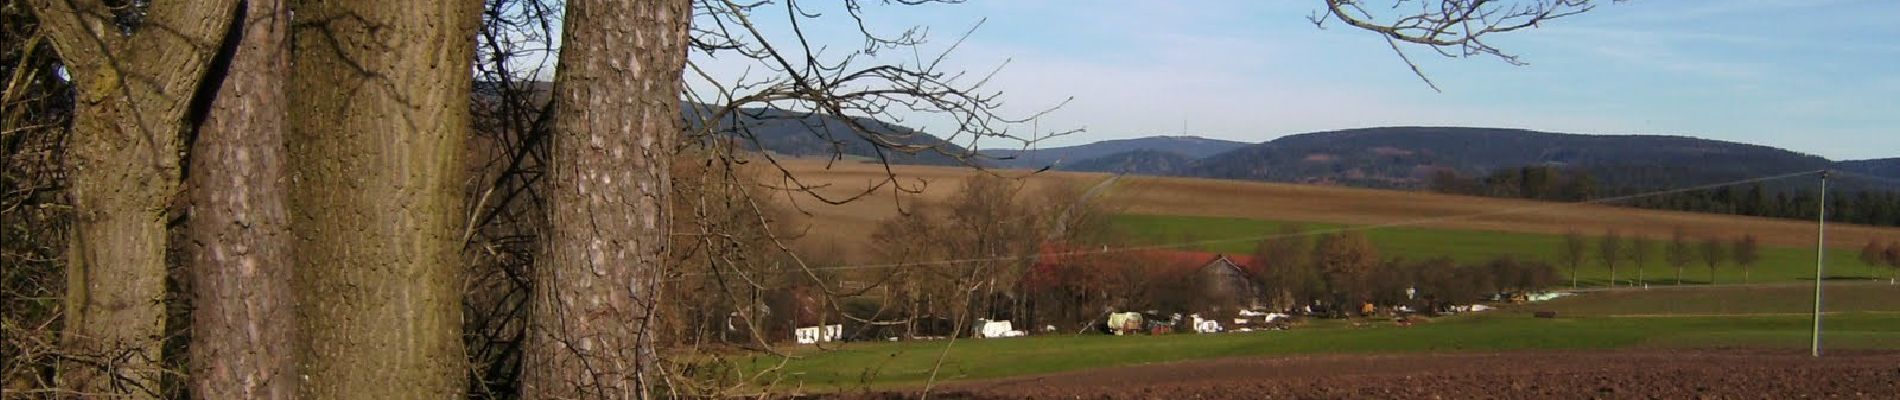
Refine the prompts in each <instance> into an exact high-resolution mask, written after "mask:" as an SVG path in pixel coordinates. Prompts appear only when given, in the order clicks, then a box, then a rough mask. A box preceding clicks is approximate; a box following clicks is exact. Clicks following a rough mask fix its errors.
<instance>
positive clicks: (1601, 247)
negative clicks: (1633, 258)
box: [1597, 229, 1627, 287]
mask: <svg viewBox="0 0 1900 400" xmlns="http://www.w3.org/2000/svg"><path fill="white" fill-rule="evenodd" d="M1623 257H1627V254H1625V251H1624V250H1623V235H1622V234H1620V233H1617V232H1616V230H1615V229H1611V230H1609V231H1607V232H1604V233H1603V237H1600V238H1597V259H1599V260H1602V261H1603V266H1604V267H1609V268H1610V287H1616V262H1617V261H1622V260H1623Z"/></svg>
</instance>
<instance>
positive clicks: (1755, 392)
mask: <svg viewBox="0 0 1900 400" xmlns="http://www.w3.org/2000/svg"><path fill="white" fill-rule="evenodd" d="M933 392H935V393H933V394H932V395H931V398H936V399H1389V398H1401V399H1494V398H1495V399H1568V398H1577V399H1585V398H1639V399H1792V398H1850V399H1894V398H1900V352H1891V351H1886V352H1852V353H1846V352H1844V353H1840V354H1829V355H1827V356H1826V357H1824V358H1818V359H1817V358H1811V357H1808V355H1807V354H1806V353H1805V352H1789V351H1767V350H1656V351H1617V352H1609V353H1601V352H1599V353H1585V352H1526V353H1497V354H1414V355H1325V356H1305V357H1277V358H1247V359H1227V360H1213V361H1198V362H1184V363H1170V364H1155V365H1144V366H1138V367H1127V368H1114V369H1101V370H1091V371H1081V372H1074V373H1063V374H1054V375H1044V376H1031V377H1019V378H1009V379H1001V380H993V381H979V382H969V383H958V384H954V385H950V386H947V387H940V388H938V389H937V390H934V391H933ZM917 394H918V393H917V391H916V390H911V391H891V392H876V393H847V394H841V395H832V396H830V397H835V398H846V399H851V398H865V399H896V398H916V397H917Z"/></svg>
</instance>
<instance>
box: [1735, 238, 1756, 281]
mask: <svg viewBox="0 0 1900 400" xmlns="http://www.w3.org/2000/svg"><path fill="white" fill-rule="evenodd" d="M1733 246H1734V247H1733V248H1732V250H1733V254H1731V255H1730V257H1731V258H1732V259H1734V260H1735V265H1736V266H1739V267H1742V283H1744V284H1746V283H1748V274H1749V270H1750V269H1752V267H1754V266H1755V262H1757V261H1761V241H1760V240H1757V239H1755V235H1754V234H1748V235H1742V237H1740V238H1736V239H1735V243H1734V244H1733Z"/></svg>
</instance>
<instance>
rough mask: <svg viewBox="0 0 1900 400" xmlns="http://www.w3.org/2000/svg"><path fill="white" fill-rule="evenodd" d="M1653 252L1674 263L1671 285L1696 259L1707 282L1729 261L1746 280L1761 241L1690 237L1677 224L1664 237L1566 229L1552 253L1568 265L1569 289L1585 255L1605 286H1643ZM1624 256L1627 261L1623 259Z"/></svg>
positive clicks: (1748, 237)
mask: <svg viewBox="0 0 1900 400" xmlns="http://www.w3.org/2000/svg"><path fill="white" fill-rule="evenodd" d="M1657 256H1661V260H1662V261H1663V263H1664V264H1665V265H1668V266H1670V267H1674V269H1675V278H1674V282H1675V284H1677V285H1681V284H1682V283H1683V270H1684V268H1686V267H1688V266H1690V265H1692V264H1696V263H1698V262H1699V263H1700V264H1702V265H1703V266H1705V267H1707V268H1708V271H1709V281H1708V283H1710V284H1713V283H1715V280H1716V279H1715V277H1716V269H1717V267H1720V266H1721V265H1722V264H1724V263H1727V262H1730V261H1733V262H1734V264H1735V265H1736V266H1738V267H1741V269H1742V282H1743V283H1747V282H1748V280H1749V276H1750V274H1751V272H1752V271H1753V268H1754V266H1755V265H1756V264H1757V263H1759V262H1760V261H1761V242H1760V240H1758V239H1757V238H1756V237H1755V235H1752V234H1751V235H1742V236H1741V237H1737V238H1734V239H1732V240H1724V239H1721V238H1717V237H1713V236H1711V237H1705V238H1701V239H1694V238H1690V237H1689V235H1688V233H1687V232H1686V231H1684V230H1683V229H1680V228H1678V229H1676V230H1675V232H1674V233H1673V234H1672V235H1671V236H1670V238H1669V240H1668V241H1658V240H1655V239H1651V238H1649V237H1645V236H1642V235H1631V236H1628V237H1625V236H1623V235H1622V234H1621V233H1619V232H1617V231H1616V230H1614V229H1612V230H1608V231H1605V232H1604V233H1603V235H1601V236H1598V237H1597V238H1596V240H1595V242H1594V243H1592V241H1591V239H1589V238H1587V237H1585V236H1584V235H1583V233H1582V232H1578V231H1570V232H1569V233H1566V234H1565V235H1564V238H1563V245H1562V247H1560V248H1559V249H1558V253H1557V259H1558V261H1559V263H1561V264H1563V265H1564V266H1566V267H1568V268H1569V269H1570V286H1571V287H1573V288H1574V287H1577V286H1578V284H1579V282H1580V278H1579V276H1580V274H1579V273H1578V270H1579V269H1580V268H1582V267H1583V265H1584V264H1586V263H1587V262H1589V261H1591V260H1594V261H1596V262H1598V263H1599V264H1600V265H1602V266H1604V267H1605V268H1607V269H1609V274H1610V276H1609V282H1608V283H1609V285H1610V286H1616V285H1630V286H1644V285H1648V284H1649V281H1650V278H1649V277H1648V275H1647V272H1648V267H1649V265H1650V264H1651V261H1652V260H1655V257H1657ZM1626 261H1627V262H1629V264H1623V262H1626ZM1618 265H1627V266H1633V267H1635V269H1636V277H1635V278H1634V279H1623V277H1622V276H1620V275H1619V274H1618V273H1619V271H1618V269H1617V266H1618Z"/></svg>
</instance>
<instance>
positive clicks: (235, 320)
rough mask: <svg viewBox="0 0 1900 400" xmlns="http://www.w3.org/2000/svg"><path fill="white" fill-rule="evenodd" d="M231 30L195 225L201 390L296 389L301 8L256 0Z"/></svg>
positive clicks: (247, 395) (193, 273)
mask: <svg viewBox="0 0 1900 400" xmlns="http://www.w3.org/2000/svg"><path fill="white" fill-rule="evenodd" d="M243 7H244V9H243V10H241V11H240V12H239V14H238V19H237V20H236V21H235V22H234V25H233V27H232V31H231V32H232V33H231V34H230V35H229V36H228V37H226V38H225V39H224V41H225V50H224V54H225V55H224V56H225V57H228V59H227V60H228V61H227V62H226V63H225V68H223V70H222V71H215V70H214V71H212V72H211V78H207V79H211V80H210V81H207V82H206V84H207V85H217V91H216V93H215V95H213V97H212V99H210V101H211V108H210V109H209V110H208V111H207V113H206V115H205V119H204V121H203V122H201V123H200V124H199V126H198V135H197V139H196V140H195V141H193V142H192V148H191V154H192V156H191V158H190V164H189V165H190V167H191V168H190V171H191V172H190V176H187V177H186V178H185V179H186V182H185V183H186V188H187V189H186V197H187V199H189V201H190V203H189V206H190V217H189V219H188V220H187V222H186V226H185V238H186V240H187V242H188V244H189V246H187V249H188V251H189V252H190V255H191V257H190V263H191V265H190V277H191V287H192V289H193V294H192V305H193V307H194V311H193V312H192V314H191V316H192V321H191V322H192V335H191V345H190V348H189V350H190V364H191V371H190V372H191V373H190V379H191V388H192V395H193V396H194V397H196V398H201V399H289V398H292V397H294V396H296V388H297V380H296V376H297V374H296V358H295V357H296V355H295V354H294V352H293V349H295V348H296V344H297V342H296V341H295V338H296V335H295V334H294V333H295V330H294V329H295V328H296V326H295V322H296V321H295V320H294V318H293V314H292V312H293V311H292V310H291V300H292V294H291V291H290V284H291V283H290V278H291V270H292V268H293V264H292V263H291V260H290V254H291V253H290V246H291V238H290V232H289V227H288V224H289V219H290V217H289V215H288V214H287V212H288V209H287V205H286V204H285V201H286V197H285V190H287V189H286V187H287V186H288V184H289V183H288V182H286V181H285V177H286V175H285V174H284V163H285V160H284V156H285V153H284V118H285V117H286V115H285V110H286V109H285V108H284V107H285V106H286V105H287V102H288V99H287V98H286V96H285V92H284V84H285V79H287V78H288V77H289V73H290V44H289V42H288V40H289V36H288V32H289V31H288V28H289V26H288V25H289V22H290V21H289V19H290V9H289V8H287V7H285V6H284V3H283V1H282V0H248V1H246V2H244V6H243Z"/></svg>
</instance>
